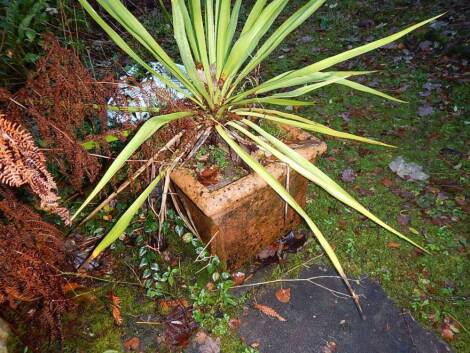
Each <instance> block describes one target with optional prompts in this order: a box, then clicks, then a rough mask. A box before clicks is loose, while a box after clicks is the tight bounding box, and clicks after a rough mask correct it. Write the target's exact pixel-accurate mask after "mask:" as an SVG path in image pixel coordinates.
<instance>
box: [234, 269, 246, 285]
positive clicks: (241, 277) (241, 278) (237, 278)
mask: <svg viewBox="0 0 470 353" xmlns="http://www.w3.org/2000/svg"><path fill="white" fill-rule="evenodd" d="M245 278H246V275H245V273H243V272H234V273H232V279H233V283H234V284H235V285H236V286H239V285H240V284H243V282H245Z"/></svg>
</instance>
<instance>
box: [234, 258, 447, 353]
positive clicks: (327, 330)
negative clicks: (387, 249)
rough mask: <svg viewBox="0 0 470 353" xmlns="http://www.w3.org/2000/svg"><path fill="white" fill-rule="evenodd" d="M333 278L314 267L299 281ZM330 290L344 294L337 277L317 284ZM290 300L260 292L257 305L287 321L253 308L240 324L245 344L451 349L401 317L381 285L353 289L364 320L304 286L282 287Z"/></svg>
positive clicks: (289, 352)
mask: <svg viewBox="0 0 470 353" xmlns="http://www.w3.org/2000/svg"><path fill="white" fill-rule="evenodd" d="M314 276H336V273H335V272H334V271H333V270H332V269H325V268H323V267H322V266H314V267H311V268H310V269H308V270H306V271H305V272H304V273H303V274H302V275H301V277H302V278H307V277H314ZM316 282H318V283H319V284H321V285H323V286H325V287H328V288H330V289H333V290H337V291H342V292H345V287H344V285H343V284H342V282H341V281H340V280H339V279H337V278H322V279H318V280H316ZM283 287H284V288H291V300H290V302H289V303H287V304H283V303H281V302H279V301H278V300H277V299H276V297H275V292H276V290H277V289H278V288H279V286H278V287H277V288H275V287H268V288H266V287H264V289H263V290H262V291H260V293H258V294H257V295H256V301H257V303H259V304H264V305H268V306H270V307H272V308H273V309H275V310H276V311H277V312H278V313H279V314H280V315H282V316H283V317H284V318H286V319H287V322H281V321H278V320H276V319H274V318H271V317H268V316H266V315H264V314H262V313H260V312H259V311H258V310H256V309H254V308H253V307H252V308H250V310H249V312H248V315H247V316H245V317H243V318H242V320H241V326H240V329H239V332H240V335H241V337H242V338H243V340H244V341H245V342H246V343H247V344H253V343H255V344H259V346H258V349H259V351H260V352H261V353H334V352H337V353H448V352H452V350H451V349H450V348H449V346H448V345H447V344H446V343H445V342H444V341H442V340H441V339H440V338H439V337H437V336H436V334H435V333H433V332H430V331H428V330H426V329H425V328H423V327H421V326H420V325H419V324H418V323H417V322H416V321H415V320H414V319H413V318H412V317H411V315H410V314H409V313H404V312H402V311H401V310H400V309H399V308H397V307H396V306H395V305H394V303H393V302H392V300H391V299H390V298H388V296H387V295H386V294H385V292H384V291H383V289H382V288H381V287H380V285H379V284H377V283H375V282H371V281H369V280H364V281H361V284H360V285H354V287H355V290H356V291H357V292H358V294H360V295H362V296H363V298H362V299H361V302H362V306H363V309H364V313H365V315H366V320H362V319H361V317H360V316H359V314H358V312H357V310H356V307H355V305H354V303H353V302H352V300H351V299H349V298H347V299H342V298H338V297H335V296H334V295H332V293H331V292H329V291H327V290H325V289H322V288H320V287H318V286H315V285H313V284H311V283H307V282H295V283H286V284H284V285H283Z"/></svg>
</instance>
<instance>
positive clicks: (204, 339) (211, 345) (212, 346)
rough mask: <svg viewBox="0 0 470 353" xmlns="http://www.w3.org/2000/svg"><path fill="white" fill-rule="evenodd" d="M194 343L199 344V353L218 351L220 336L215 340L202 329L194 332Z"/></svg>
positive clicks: (216, 352) (218, 352) (217, 352)
mask: <svg viewBox="0 0 470 353" xmlns="http://www.w3.org/2000/svg"><path fill="white" fill-rule="evenodd" d="M195 341H196V343H197V344H198V345H199V353H220V338H219V337H217V338H216V339H215V340H214V339H213V338H212V337H211V336H209V335H208V334H206V333H205V332H203V331H199V332H198V333H196V337H195Z"/></svg>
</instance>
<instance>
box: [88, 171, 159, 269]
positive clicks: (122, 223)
mask: <svg viewBox="0 0 470 353" xmlns="http://www.w3.org/2000/svg"><path fill="white" fill-rule="evenodd" d="M164 175H165V173H164V172H161V173H160V174H158V175H157V177H156V178H155V179H154V180H153V181H152V182H151V183H150V184H149V185H148V186H147V187H146V188H145V189H144V191H142V192H141V193H140V195H139V197H137V199H135V200H134V202H133V203H132V204H131V205H130V206H129V208H128V209H127V210H126V212H124V213H123V215H122V216H121V217H119V219H118V220H117V222H116V223H115V224H114V225H113V227H112V228H111V230H110V231H109V232H108V233H107V234H106V235H105V236H104V238H103V239H101V241H100V242H99V243H98V245H97V246H96V247H95V248H94V249H93V252H92V254H91V256H90V258H89V259H88V260H87V261H89V260H90V259H91V260H92V259H95V258H96V257H98V255H99V254H101V253H102V252H103V251H104V250H105V249H106V248H107V247H108V246H110V245H111V244H112V243H114V242H115V241H116V240H117V239H118V238H119V237H120V236H121V234H123V233H124V231H125V230H126V228H127V226H128V225H129V223H130V222H131V221H132V218H133V217H134V216H135V214H136V213H137V211H138V210H139V209H140V207H141V206H142V204H143V203H144V202H145V200H147V198H148V197H149V196H150V193H151V192H152V190H153V189H155V187H156V186H157V184H158V183H159V181H160V180H161V179H162V177H163V176H164Z"/></svg>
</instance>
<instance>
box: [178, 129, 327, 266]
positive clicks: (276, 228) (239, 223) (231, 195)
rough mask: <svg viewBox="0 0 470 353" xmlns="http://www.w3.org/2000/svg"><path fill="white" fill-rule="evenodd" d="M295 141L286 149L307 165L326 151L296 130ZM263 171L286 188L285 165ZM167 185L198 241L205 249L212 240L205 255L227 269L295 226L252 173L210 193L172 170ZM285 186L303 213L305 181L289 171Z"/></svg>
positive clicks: (295, 219) (294, 217)
mask: <svg viewBox="0 0 470 353" xmlns="http://www.w3.org/2000/svg"><path fill="white" fill-rule="evenodd" d="M289 132H290V133H291V134H292V132H293V130H292V129H289ZM295 136H296V137H297V138H298V137H300V139H303V140H304V141H302V143H301V144H300V145H292V146H291V147H292V148H294V149H295V150H296V151H297V152H299V153H300V154H302V155H303V156H304V157H305V158H307V159H308V160H310V161H311V162H313V161H314V160H315V158H316V157H317V156H318V155H321V154H323V153H324V152H325V151H326V144H325V143H323V142H321V141H320V140H318V139H315V138H313V137H311V136H310V135H309V134H305V133H303V132H299V130H296V131H295ZM306 136H307V137H306ZM266 168H267V170H268V171H269V172H270V173H271V174H272V175H274V176H275V177H276V178H277V179H278V180H279V181H280V182H281V183H282V184H283V185H284V186H285V185H286V176H287V167H286V165H284V164H282V163H277V162H273V163H270V164H268V165H267V166H266ZM171 180H172V182H173V185H174V187H175V190H176V192H177V193H178V196H179V197H180V200H181V201H182V202H184V204H185V206H186V207H187V209H189V211H190V213H191V217H192V219H193V221H194V224H195V226H196V228H197V230H198V232H199V234H200V236H201V237H202V240H203V241H204V242H206V243H207V242H208V241H210V239H211V238H212V237H214V239H213V240H212V242H211V244H210V249H211V252H212V253H213V254H216V255H217V256H218V257H219V258H220V259H221V260H223V261H225V262H226V263H227V266H228V267H229V268H230V269H235V268H238V267H240V266H241V265H243V264H244V263H245V262H247V261H249V260H251V259H252V258H253V257H254V256H255V255H256V254H258V253H259V252H260V251H261V250H262V249H263V248H264V247H266V246H267V245H269V244H271V243H273V242H275V241H276V240H277V239H279V238H280V237H281V236H283V235H284V234H286V233H287V232H289V231H290V230H291V229H292V228H294V227H295V226H297V225H298V224H299V223H300V217H299V216H298V215H297V214H296V213H295V211H293V210H292V209H291V208H290V207H289V208H288V211H287V214H286V212H285V203H284V202H283V200H282V199H281V198H280V197H279V196H278V195H277V194H276V192H275V191H273V190H272V189H271V187H270V186H269V185H267V184H266V182H265V181H264V180H263V179H262V178H261V177H259V176H258V175H256V174H255V173H254V172H252V173H251V174H248V175H247V176H245V177H242V178H240V179H238V180H236V181H234V182H232V183H231V184H228V185H226V186H223V187H221V188H220V189H217V190H214V191H210V190H209V189H208V188H207V187H206V186H204V185H202V184H201V183H200V182H199V181H198V180H197V178H196V176H195V175H194V172H193V171H191V170H189V169H178V170H175V171H174V172H173V173H172V175H171ZM289 184H290V185H289V187H288V190H289V192H290V193H291V194H292V195H293V196H294V197H295V199H296V201H297V202H298V203H299V204H300V205H301V206H302V207H304V206H305V203H306V192H307V180H306V179H305V178H304V177H302V176H301V175H299V174H298V173H296V172H295V171H293V170H290V171H289ZM214 235H215V236H214Z"/></svg>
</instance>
